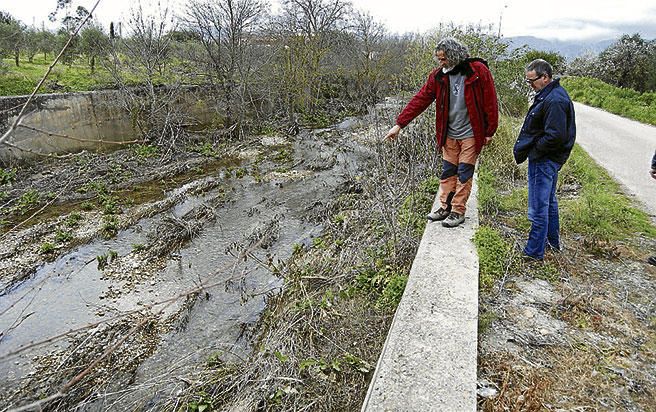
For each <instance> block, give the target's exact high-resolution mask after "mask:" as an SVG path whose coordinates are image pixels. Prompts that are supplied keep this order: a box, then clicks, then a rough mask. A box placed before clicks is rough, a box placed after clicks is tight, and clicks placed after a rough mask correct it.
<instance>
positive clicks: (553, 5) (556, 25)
mask: <svg viewBox="0 0 656 412" xmlns="http://www.w3.org/2000/svg"><path fill="white" fill-rule="evenodd" d="M167 1H168V4H170V5H171V8H172V9H173V10H182V7H181V6H180V4H184V1H183V0H161V2H162V4H166V3H167ZM138 2H139V0H101V1H100V5H99V6H98V9H97V10H96V13H95V14H96V17H97V18H98V19H99V20H100V22H101V23H103V24H106V25H108V24H109V21H112V20H114V21H118V20H120V19H121V18H125V17H126V16H128V15H129V11H130V7H131V6H133V5H135V4H137V3H138ZM141 2H142V4H144V5H148V4H156V1H155V0H141ZM276 2H277V0H273V1H272V3H274V4H275V3H276ZM73 3H74V4H75V6H77V5H81V6H84V7H86V8H87V9H90V8H91V7H92V6H93V4H94V3H95V0H73ZM352 3H353V5H354V7H355V8H357V9H360V10H365V11H368V12H369V13H371V14H372V15H373V16H374V17H375V18H376V19H378V20H379V21H380V22H382V23H384V24H385V26H386V27H387V28H388V29H389V30H390V31H392V32H398V33H403V32H407V31H415V32H417V31H418V32H424V31H427V30H430V29H431V28H434V27H437V26H438V25H439V24H440V23H450V22H453V23H457V24H464V23H474V24H479V23H480V24H483V25H486V26H487V25H490V24H492V25H494V30H495V32H496V31H497V30H498V28H499V22H501V33H502V34H503V35H504V36H505V37H509V36H520V35H524V36H536V37H542V38H547V39H560V40H576V39H580V40H590V39H608V38H615V37H618V36H619V35H621V34H624V33H628V34H633V33H635V32H638V33H640V34H641V35H642V36H643V37H644V38H648V39H652V38H655V37H656V23H655V22H656V2H655V1H653V0H550V1H547V2H539V1H527V0H522V1H517V0H469V1H462V2H458V1H452V2H437V1H435V0H352ZM55 4H56V0H0V10H2V11H7V12H9V13H11V14H12V15H13V16H14V17H17V18H19V19H20V20H22V21H23V22H25V23H27V24H32V23H33V22H34V23H35V24H36V25H37V26H40V24H41V22H42V21H45V22H46V25H48V24H50V23H49V22H48V19H47V16H48V13H50V12H51V11H53V10H54V9H55Z"/></svg>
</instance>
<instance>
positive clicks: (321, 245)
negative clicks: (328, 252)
mask: <svg viewBox="0 0 656 412" xmlns="http://www.w3.org/2000/svg"><path fill="white" fill-rule="evenodd" d="M312 245H313V246H314V247H315V248H317V249H326V248H327V247H328V244H327V243H326V240H325V239H324V238H322V237H315V238H314V239H312Z"/></svg>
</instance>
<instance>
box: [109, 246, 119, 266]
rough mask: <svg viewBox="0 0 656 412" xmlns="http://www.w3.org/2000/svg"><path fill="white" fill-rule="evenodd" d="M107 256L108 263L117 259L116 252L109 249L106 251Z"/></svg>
mask: <svg viewBox="0 0 656 412" xmlns="http://www.w3.org/2000/svg"><path fill="white" fill-rule="evenodd" d="M107 256H108V257H109V263H111V262H113V261H115V260H116V259H118V252H117V251H115V250H112V249H110V250H109V252H107Z"/></svg>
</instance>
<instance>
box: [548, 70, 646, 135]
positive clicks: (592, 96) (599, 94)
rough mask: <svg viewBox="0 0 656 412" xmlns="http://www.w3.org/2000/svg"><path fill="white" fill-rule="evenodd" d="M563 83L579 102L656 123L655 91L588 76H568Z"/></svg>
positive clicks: (630, 117)
mask: <svg viewBox="0 0 656 412" xmlns="http://www.w3.org/2000/svg"><path fill="white" fill-rule="evenodd" d="M561 84H562V85H563V87H565V89H567V92H568V93H569V95H570V96H571V97H572V99H573V100H576V101H577V102H581V103H583V104H587V105H589V106H594V107H599V108H601V109H604V110H606V111H609V112H611V113H615V114H617V115H620V116H623V117H628V118H629V119H633V120H637V121H639V122H643V123H648V124H652V125H656V93H655V92H647V93H640V92H637V91H635V90H632V89H623V88H620V87H616V86H612V85H610V84H608V83H604V82H602V81H601V80H597V79H591V78H587V77H566V78H563V79H562V80H561Z"/></svg>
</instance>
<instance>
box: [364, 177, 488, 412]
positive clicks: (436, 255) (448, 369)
mask: <svg viewBox="0 0 656 412" xmlns="http://www.w3.org/2000/svg"><path fill="white" fill-rule="evenodd" d="M476 192H477V185H476V181H474V187H473V188H472V194H471V197H470V199H469V202H468V204H467V213H466V221H465V223H464V224H463V225H461V226H459V227H457V228H453V229H447V228H444V227H442V225H441V223H440V222H429V223H428V224H427V225H426V230H425V231H424V235H423V237H422V239H421V243H420V245H419V250H418V251H417V256H416V257H415V260H414V262H413V264H412V268H411V270H410V276H409V278H408V284H407V286H406V289H405V292H404V293H403V297H402V299H401V303H400V304H399V307H398V308H397V310H396V314H395V315H394V320H393V321H392V326H391V327H390V331H389V333H388V335H387V340H386V342H385V345H384V346H383V350H382V353H381V355H380V358H379V360H378V365H377V367H376V372H375V374H374V376H373V378H372V381H371V384H370V386H369V391H368V393H367V398H366V399H365V402H364V404H363V406H362V411H475V410H476V370H477V333H478V255H477V253H476V248H475V246H474V244H473V242H472V238H473V236H474V232H475V230H476V229H477V227H478V209H477V207H476V205H477V201H476ZM436 203H437V202H436Z"/></svg>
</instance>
